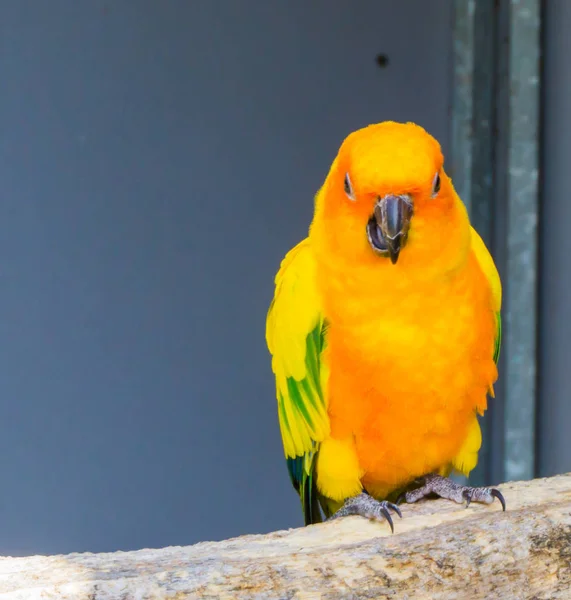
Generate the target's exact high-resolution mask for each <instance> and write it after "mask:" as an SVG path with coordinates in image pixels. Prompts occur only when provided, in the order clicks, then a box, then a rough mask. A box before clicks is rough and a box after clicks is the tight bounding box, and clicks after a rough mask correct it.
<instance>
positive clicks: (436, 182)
mask: <svg viewBox="0 0 571 600" xmlns="http://www.w3.org/2000/svg"><path fill="white" fill-rule="evenodd" d="M439 191H440V173H436V175H435V176H434V181H433V182H432V197H433V198H434V196H436V194H438V192H439Z"/></svg>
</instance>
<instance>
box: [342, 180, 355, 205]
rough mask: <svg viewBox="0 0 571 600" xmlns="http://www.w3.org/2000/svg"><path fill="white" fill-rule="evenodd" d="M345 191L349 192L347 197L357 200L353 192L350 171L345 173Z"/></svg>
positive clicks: (353, 200)
mask: <svg viewBox="0 0 571 600" xmlns="http://www.w3.org/2000/svg"><path fill="white" fill-rule="evenodd" d="M344 185H345V193H346V194H347V198H349V200H351V201H352V202H355V194H354V193H353V186H352V185H351V179H350V178H349V173H345V183H344Z"/></svg>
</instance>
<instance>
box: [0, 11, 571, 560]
mask: <svg viewBox="0 0 571 600" xmlns="http://www.w3.org/2000/svg"><path fill="white" fill-rule="evenodd" d="M550 6H553V7H556V8H553V13H554V15H552V16H550V19H548V26H549V27H550V28H551V29H550V32H551V34H550V36H548V39H547V44H548V47H549V48H553V50H552V54H551V55H549V54H548V56H547V61H548V64H547V73H548V74H549V75H550V77H552V78H553V79H557V81H558V85H557V86H555V85H553V83H552V85H551V86H549V85H547V90H548V94H550V96H549V100H548V104H549V106H551V110H552V113H551V114H550V115H549V114H547V115H546V117H547V121H548V123H547V125H546V135H547V136H548V137H549V139H550V140H551V142H552V143H550V145H549V147H548V150H546V154H548V153H549V152H551V153H552V154H553V155H554V160H551V161H549V177H550V181H549V184H547V182H546V189H547V190H548V193H547V194H546V196H545V198H546V209H545V227H551V225H550V224H552V225H553V227H552V228H551V229H549V233H548V235H546V238H547V239H548V243H547V244H546V246H545V252H544V254H543V255H542V256H543V258H542V260H543V261H544V264H545V265H546V271H545V272H546V275H545V278H544V280H543V283H544V287H543V288H542V289H543V292H542V293H543V302H544V305H545V307H546V308H545V310H544V316H545V324H546V327H548V328H550V331H552V332H553V334H554V336H555V339H554V344H555V346H554V348H556V351H553V350H551V349H548V350H547V351H544V353H543V355H542V357H543V359H544V360H543V362H542V363H540V364H543V365H544V372H545V373H548V375H549V377H548V380H547V383H546V384H545V392H546V394H548V395H549V398H548V401H549V402H551V400H553V403H552V404H549V410H547V409H546V411H545V418H543V419H542V420H541V428H542V429H541V435H542V436H543V438H542V439H545V440H548V441H549V443H550V444H551V443H552V444H554V445H555V446H554V447H557V445H558V444H559V447H560V450H559V451H558V453H557V455H556V456H555V458H553V455H552V454H550V453H549V451H548V450H545V448H544V450H543V454H542V462H541V465H540V468H541V470H542V472H545V473H547V472H553V471H557V470H563V469H571V450H570V449H569V444H568V440H567V438H568V434H567V433H566V432H567V431H569V429H570V428H571V415H569V411H570V409H569V407H568V406H567V404H566V402H567V396H568V394H567V392H565V390H569V389H570V388H569V386H570V384H571V380H570V378H571V375H570V373H569V369H568V368H566V365H567V363H568V361H569V357H570V352H569V347H568V343H569V342H568V340H569V337H570V333H571V332H569V322H570V320H569V306H570V303H569V300H570V298H569V295H570V289H571V276H570V275H569V269H568V268H566V267H564V266H563V264H566V263H563V257H564V256H568V255H569V243H570V242H569V237H568V235H566V230H565V229H564V228H563V225H562V224H563V222H566V223H568V222H570V217H571V215H569V214H568V213H569V210H570V209H569V206H570V204H569V202H567V200H566V192H564V191H563V190H565V189H569V183H571V182H570V181H569V178H570V173H571V170H570V169H569V168H567V162H568V160H569V157H570V156H571V147H570V142H569V140H571V134H568V135H566V136H564V135H563V134H562V133H561V131H562V130H563V129H565V131H568V130H569V127H570V126H571V125H570V124H571V117H570V115H569V110H570V109H569V108H568V107H569V105H570V103H571V88H570V82H571V63H570V62H569V61H567V60H562V58H561V57H559V58H557V57H556V56H555V55H556V50H555V49H557V51H561V52H562V50H563V49H562V46H564V45H567V46H566V47H567V50H568V49H569V38H568V37H567V36H566V34H565V31H566V29H565V28H567V29H568V27H569V26H571V11H570V10H569V8H570V5H569V4H566V3H565V1H564V0H562V1H561V2H559V3H558V2H557V1H554V2H553V4H550ZM557 11H559V12H557ZM556 12H557V15H555V13H556ZM562 13H564V15H563V14H562ZM411 15H414V18H412V17H411ZM564 18H565V19H567V20H566V25H563V19H564ZM453 19H454V12H453V2H450V1H447V0H435V1H434V2H424V1H423V0H401V2H399V3H396V2H391V1H390V0H384V1H379V0H377V1H373V0H370V1H369V0H367V1H365V2H361V3H359V5H358V8H356V5H355V3H354V2H350V1H349V0H335V1H333V2H331V1H326V0H318V1H315V2H311V3H307V2H301V1H295V2H275V3H272V4H271V5H270V4H268V3H264V2H257V1H255V0H243V1H242V2H232V1H230V0H226V1H223V0H212V1H209V2H206V1H196V2H189V1H185V0H170V1H169V2H158V1H156V0H117V1H111V0H108V1H103V0H90V2H74V1H73V0H50V2H37V1H34V0H4V1H3V2H2V3H0V81H1V82H2V88H1V93H0V199H1V203H0V261H1V262H0V315H1V318H0V353H1V355H0V365H1V368H0V457H1V459H0V481H1V482H2V488H1V494H0V531H1V534H0V553H1V554H11V555H20V554H34V553H60V552H70V551H112V550H117V549H121V550H128V549H135V548H142V547H161V546H167V545H178V544H181V545H184V544H190V543H193V542H197V541H199V540H216V539H221V538H226V537H230V536H235V535H239V534H243V533H256V532H266V531H270V530H274V529H280V528H286V527H292V526H299V525H301V523H302V520H301V511H300V508H299V503H298V498H297V496H296V494H295V492H294V491H293V488H292V487H291V485H290V482H289V479H288V476H287V470H286V467H285V463H284V460H283V453H282V447H281V440H280V436H279V429H278V423H277V415H276V410H275V400H274V382H273V379H272V374H271V370H270V361H269V356H268V354H267V350H266V345H265V337H264V336H265V330H264V328H265V316H266V310H267V307H268V304H269V302H270V299H271V296H272V293H273V277H274V274H275V272H276V270H277V268H278V266H279V262H280V260H281V258H282V257H283V255H284V254H285V252H286V251H287V250H288V249H289V248H290V247H291V246H292V245H293V244H295V243H296V242H297V241H299V240H300V239H301V238H302V237H304V236H305V235H306V232H307V227H308V225H309V222H310V219H311V214H312V208H313V194H314V192H315V191H316V190H317V188H318V187H319V186H320V184H321V182H322V180H323V178H324V177H325V175H326V173H327V169H328V167H329V164H330V163H331V161H332V159H333V158H334V156H335V154H336V152H337V149H338V147H339V145H340V143H341V141H342V140H343V138H344V137H345V136H346V135H347V134H348V133H349V132H350V131H352V130H354V129H356V128H359V127H362V126H364V125H367V124H369V123H374V122H378V121H382V120H385V119H392V120H402V121H407V120H412V121H416V122H418V123H419V124H421V125H423V126H424V127H426V128H427V129H428V130H429V131H430V132H431V133H432V134H433V135H435V136H436V137H437V138H438V139H439V140H440V141H441V143H442V146H443V149H444V151H445V153H446V154H447V155H449V153H450V148H451V138H452V129H451V128H452V103H453V93H452V92H453V89H452V88H453V68H452V61H453V40H452V36H451V29H452V26H453ZM379 54H382V55H385V58H386V60H384V59H383V58H381V59H380V61H379V60H377V57H378V55H379ZM379 62H380V63H383V64H379ZM565 119H566V120H565ZM562 157H564V158H562ZM561 211H563V212H561ZM565 211H566V212H565ZM564 214H566V215H567V216H564ZM557 224H559V225H557ZM547 345H549V344H547ZM555 357H556V360H555V361H554V360H553V359H554V358H555ZM565 410H567V413H565V414H566V415H567V419H568V420H567V422H566V423H565V421H563V420H562V417H561V415H562V414H563V412H564V411H565ZM558 411H559V412H558ZM538 427H539V426H538ZM538 468H539V467H538Z"/></svg>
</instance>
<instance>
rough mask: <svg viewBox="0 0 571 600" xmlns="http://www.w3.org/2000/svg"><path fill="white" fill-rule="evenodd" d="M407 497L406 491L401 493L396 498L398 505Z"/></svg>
mask: <svg viewBox="0 0 571 600" xmlns="http://www.w3.org/2000/svg"><path fill="white" fill-rule="evenodd" d="M405 498H406V492H403V493H402V494H400V496H399V497H398V498H397V499H396V504H397V506H398V505H399V504H400V503H401V502H402V501H403V500H404V499H405Z"/></svg>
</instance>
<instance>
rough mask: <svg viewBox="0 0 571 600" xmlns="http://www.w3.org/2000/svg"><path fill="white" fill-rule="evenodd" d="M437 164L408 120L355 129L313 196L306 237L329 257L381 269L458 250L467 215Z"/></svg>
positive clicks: (433, 148)
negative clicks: (310, 237)
mask: <svg viewBox="0 0 571 600" xmlns="http://www.w3.org/2000/svg"><path fill="white" fill-rule="evenodd" d="M443 163H444V157H443V155H442V151H441V149H440V145H439V143H438V142H437V141H436V140H435V139H434V138H433V137H432V136H431V135H429V134H428V133H427V132H426V131H425V130H424V129H423V128H422V127H419V126H418V125H415V124H413V123H406V124H403V123H395V122H392V121H386V122H383V123H379V124H377V125H370V126H368V127H365V128H363V129H359V130H358V131H355V132H354V133H352V134H350V135H349V136H348V137H347V138H346V139H345V141H344V142H343V144H342V145H341V148H340V149H339V153H338V155H337V157H336V159H335V161H334V162H333V165H332V166H331V169H330V171H329V175H328V176H327V179H326V181H325V184H324V186H323V187H322V189H321V190H320V192H319V193H318V195H317V198H316V211H315V217H314V220H313V224H312V230H311V235H312V238H313V239H314V241H316V242H317V244H318V246H319V247H320V250H323V251H324V252H326V253H327V254H328V255H329V256H332V257H335V258H336V259H340V260H347V261H351V262H356V261H358V262H360V263H361V264H363V263H371V264H375V266H380V265H384V266H385V267H386V268H388V267H390V266H391V265H395V264H396V263H397V261H398V263H399V265H403V266H405V265H415V264H416V265H418V266H419V267H424V266H425V265H427V264H428V262H429V261H431V262H434V259H435V258H444V255H445V254H448V255H452V254H453V252H454V253H456V255H458V252H459V251H461V250H462V249H463V248H466V249H467V247H468V243H469V227H468V219H467V215H466V211H465V209H464V206H463V204H462V202H461V201H460V200H459V198H458V196H457V195H456V193H455V191H454V188H453V186H452V182H451V180H450V178H449V177H448V176H447V175H446V173H445V172H444V168H443ZM452 251H453V252H452ZM460 253H461V252H460Z"/></svg>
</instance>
